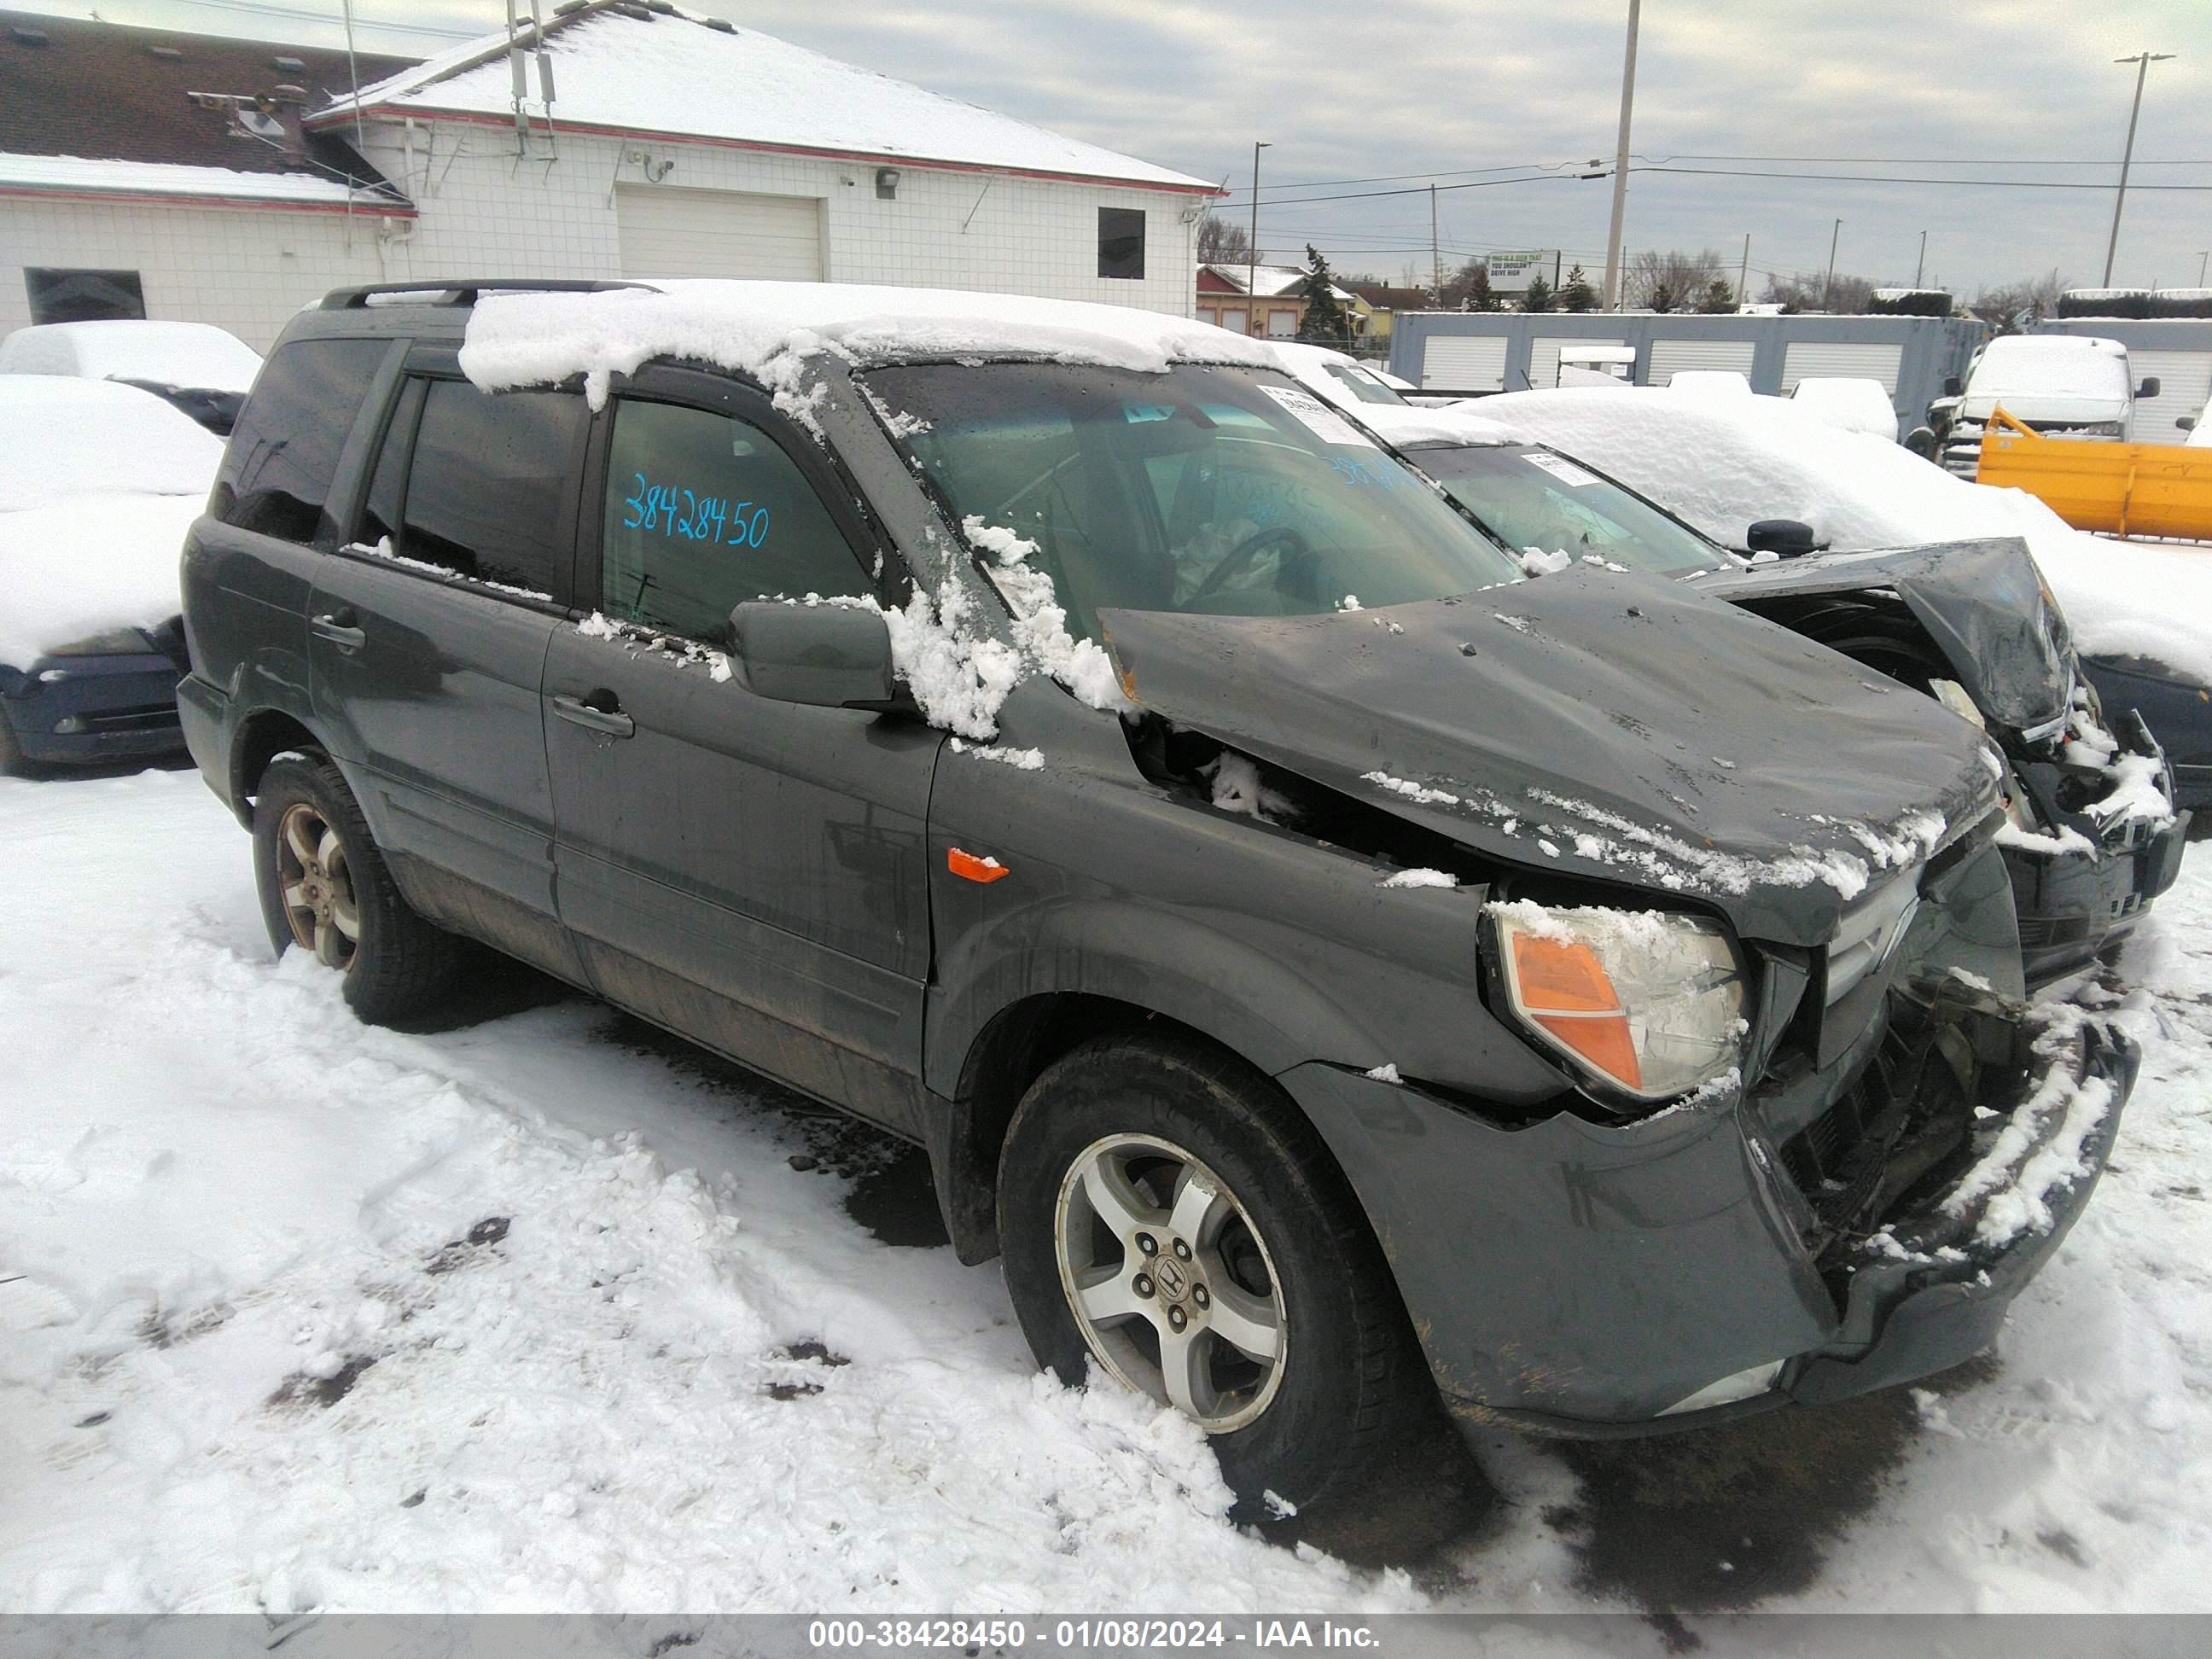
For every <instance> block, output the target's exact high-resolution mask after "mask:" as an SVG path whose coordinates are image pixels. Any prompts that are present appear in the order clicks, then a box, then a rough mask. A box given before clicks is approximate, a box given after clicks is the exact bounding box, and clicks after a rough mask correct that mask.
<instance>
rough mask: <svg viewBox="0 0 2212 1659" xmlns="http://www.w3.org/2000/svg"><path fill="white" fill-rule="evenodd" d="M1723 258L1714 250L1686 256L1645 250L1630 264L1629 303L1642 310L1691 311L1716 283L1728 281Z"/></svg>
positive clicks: (1679, 250) (1683, 253)
mask: <svg viewBox="0 0 2212 1659" xmlns="http://www.w3.org/2000/svg"><path fill="white" fill-rule="evenodd" d="M1723 271H1724V268H1723V264H1722V261H1721V256H1720V255H1719V254H1718V253H1717V252H1715V251H1714V250H1713V249H1711V248H1704V249H1701V250H1700V251H1699V252H1696V253H1686V252H1683V251H1682V250H1681V249H1680V248H1673V249H1669V250H1668V251H1667V252H1663V253H1662V252H1660V251H1659V250H1658V249H1656V248H1646V249H1644V252H1641V253H1639V254H1638V255H1637V256H1636V257H1635V258H1632V259H1631V260H1630V261H1629V262H1628V275H1627V282H1626V289H1627V295H1628V303H1629V305H1630V306H1631V307H1634V308H1636V309H1638V310H1642V311H1691V310H1694V309H1695V308H1696V307H1697V305H1698V302H1699V301H1700V300H1702V299H1704V298H1705V292H1706V290H1707V289H1710V288H1711V287H1712V285H1713V284H1714V283H1716V282H1723V281H1725V280H1726V276H1725V275H1724V274H1723Z"/></svg>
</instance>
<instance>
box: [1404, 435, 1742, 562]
mask: <svg viewBox="0 0 2212 1659" xmlns="http://www.w3.org/2000/svg"><path fill="white" fill-rule="evenodd" d="M1413 461H1414V464H1415V465H1418V466H1419V467H1420V468H1421V469H1422V471H1425V472H1426V473H1428V474H1429V475H1430V477H1433V478H1434V479H1436V481H1437V483H1440V484H1442V485H1443V487H1444V489H1445V490H1446V491H1447V492H1448V493H1449V495H1450V496H1451V498H1452V499H1453V500H1454V501H1457V502H1458V503H1459V504H1460V505H1461V506H1462V507H1464V508H1465V509H1466V510H1467V511H1468V513H1469V514H1470V515H1472V516H1473V517H1474V520H1476V521H1477V522H1478V523H1480V525H1481V526H1482V527H1483V528H1484V529H1485V530H1486V531H1488V532H1490V533H1491V534H1492V536H1494V537H1496V538H1498V540H1499V541H1501V542H1503V543H1504V544H1505V545H1506V546H1508V547H1510V548H1512V549H1514V550H1516V551H1518V552H1522V553H1540V554H1541V553H1564V554H1566V555H1567V556H1569V557H1571V558H1576V559H1579V558H1582V557H1583V556H1594V557H1596V558H1601V559H1609V560H1611V561H1612V562H1613V563H1615V564H1625V565H1626V566H1628V567H1629V568H1631V569H1634V570H1644V571H1649V572H1650V573H1651V574H1654V575H1659V576H1684V575H1687V574H1690V573H1691V572H1692V571H1698V570H1720V569H1723V568H1726V566H1727V560H1726V559H1724V558H1723V556H1722V555H1721V552H1720V550H1719V549H1718V548H1717V547H1715V546H1714V545H1713V544H1711V543H1710V542H1708V541H1706V540H1705V538H1703V537H1701V536H1699V535H1698V534H1697V533H1696V532H1694V531H1692V530H1690V529H1688V528H1686V526H1682V525H1680V524H1678V523H1676V522H1675V521H1674V520H1672V519H1670V518H1668V516H1667V515H1666V514H1665V513H1662V512H1661V511H1660V510H1659V509H1658V508H1657V507H1654V506H1652V505H1651V504H1650V502H1649V501H1644V500H1643V499H1641V498H1640V497H1638V496H1636V495H1630V494H1629V493H1628V491H1627V490H1626V489H1622V488H1621V487H1620V485H1619V484H1617V483H1613V481H1612V480H1611V479H1609V478H1603V477H1599V476H1598V475H1597V474H1596V473H1595V472H1593V471H1590V470H1589V468H1588V467H1585V466H1577V465H1576V464H1575V463H1574V462H1572V461H1571V460H1569V459H1567V458H1566V457H1565V456H1564V455H1555V454H1553V453H1552V452H1551V451H1550V450H1548V449H1533V448H1529V447H1525V446H1522V445H1517V444H1516V445H1494V446H1488V447H1483V448H1479V449H1477V448H1469V447H1463V446H1462V447H1453V448H1448V449H1421V450H1417V451H1415V452H1413Z"/></svg>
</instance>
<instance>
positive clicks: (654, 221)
mask: <svg viewBox="0 0 2212 1659" xmlns="http://www.w3.org/2000/svg"><path fill="white" fill-rule="evenodd" d="M615 231H616V234H617V236H618V237H619V238H620V240H621V242H622V270H623V276H769V277H776V278H781V280H783V281H786V282H797V283H818V282H820V281H821V280H822V203H821V201H820V199H819V198H818V197H812V196H750V195H741V194H739V193H738V192H737V191H727V190H683V189H679V188H677V187H674V186H671V185H616V186H615Z"/></svg>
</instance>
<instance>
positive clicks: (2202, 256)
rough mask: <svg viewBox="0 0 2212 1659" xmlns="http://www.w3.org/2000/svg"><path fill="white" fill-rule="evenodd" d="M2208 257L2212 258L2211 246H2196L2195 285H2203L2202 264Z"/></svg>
mask: <svg viewBox="0 0 2212 1659" xmlns="http://www.w3.org/2000/svg"><path fill="white" fill-rule="evenodd" d="M2208 259H2212V248H2207V247H2200V248H2198V249H2197V287H2199V288H2203V286H2204V264H2205V261H2206V260H2208Z"/></svg>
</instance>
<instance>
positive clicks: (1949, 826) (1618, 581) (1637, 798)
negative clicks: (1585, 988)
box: [1100, 566, 1996, 945]
mask: <svg viewBox="0 0 2212 1659" xmlns="http://www.w3.org/2000/svg"><path fill="white" fill-rule="evenodd" d="M1100 622H1101V623H1102V625H1103V630H1104V632H1105V634H1106V635H1107V641H1106V643H1107V647H1108V649H1109V651H1110V652H1111V653H1113V656H1114V659H1115V667H1116V668H1117V669H1118V670H1119V671H1120V672H1121V677H1122V685H1123V689H1124V690H1126V691H1127V693H1128V694H1129V695H1130V696H1131V697H1133V699H1134V700H1135V701H1136V702H1139V703H1140V704H1141V705H1143V706H1144V707H1145V708H1150V709H1152V710H1154V711H1156V712H1158V713H1159V714H1163V715H1164V716H1166V717H1167V718H1169V719H1170V720H1174V721H1176V722H1177V723H1178V724H1179V725H1182V726H1188V727H1191V728H1193V729H1194V730H1197V731H1200V732H1206V733H1208V734H1209V735H1211V736H1213V737H1216V738H1220V739H1222V740H1223V741H1225V742H1228V743H1232V744H1236V745H1237V746H1238V747H1239V748H1242V749H1244V750H1249V752H1251V753H1253V754H1255V755H1257V756H1259V757H1261V758H1262V759H1264V760H1267V761H1268V762H1271V763H1273V764H1276V765H1279V766H1281V767H1283V768H1285V769H1286V770H1289V771H1291V772H1294V773H1297V774H1299V775H1303V776H1304V777H1308V778H1310V779H1312V780H1313V781H1316V782H1317V783H1321V784H1323V785H1326V786H1328V787H1331V788H1334V789H1336V790H1338V791H1340V792H1341V793H1345V794H1346V795H1349V796H1351V797H1352V798H1353V799H1362V800H1366V801H1370V802H1372V803H1374V804H1375V805H1378V806H1382V807H1384V808H1386V809H1388V810H1389V811H1394V812H1395V813H1397V814H1399V815H1400V816H1401V817H1406V818H1408V819H1411V820H1413V821H1414V822H1417V823H1421V824H1422V825H1424V826H1425V827H1426V828H1428V829H1433V830H1436V831H1437V832H1438V833H1441V834H1443V835H1445V836H1450V837H1452V838H1453V839H1455V840H1456V841H1459V842H1462V843H1465V844H1467V845H1468V846H1470V847H1474V848H1477V849H1479V850H1480V851H1482V852H1484V853H1486V854H1491V855H1492V856H1495V857H1498V858H1500V859H1504V860H1510V861H1512V862H1514V863H1517V864H1521V865H1523V866H1534V867H1537V868H1541V869H1549V868H1551V867H1553V866H1558V867H1559V869H1560V870H1561V871H1562V872H1577V873H1580V874H1583V875H1586V876H1592V877H1598V878H1603V879H1606V880H1608V881H1612V882H1620V883H1627V884H1632V885H1634V886H1638V887H1641V888H1644V889H1646V890H1654V889H1656V890H1661V891H1662V892H1676V893H1682V894H1694V895H1697V896H1700V897H1702V898H1704V899H1705V900H1707V901H1709V902H1711V903H1712V904H1713V905H1714V906H1715V907H1716V908H1719V909H1720V910H1722V911H1723V913H1724V914H1725V915H1728V916H1729V919H1730V920H1731V921H1733V922H1734V923H1735V926H1736V927H1737V929H1738V931H1739V932H1741V933H1744V934H1746V935H1747V936H1750V937H1753V938H1759V939H1776V940H1780V941H1783V942H1786V943H1793V944H1803V945H1814V944H1819V943H1821V942H1823V941H1825V940H1826V939H1828V938H1829V937H1831V936H1832V933H1833V932H1834V929H1835V923H1836V920H1837V917H1838V914H1839V912H1840V910H1841V908H1842V907H1843V906H1844V904H1845V903H1846V902H1848V901H1849V900H1850V899H1851V898H1854V897H1856V896H1857V895H1858V894H1859V893H1860V892H1862V891H1863V890H1865V888H1866V887H1867V885H1868V884H1869V882H1870V881H1871V880H1874V879H1875V878H1877V877H1878V875H1879V873H1880V872H1882V871H1884V870H1890V869H1901V868H1904V867H1905V866H1910V865H1911V864H1913V863H1915V862H1917V861H1918V860H1921V859H1923V858H1925V857H1926V856H1928V854H1929V853H1931V852H1932V851H1934V850H1935V849H1936V848H1938V847H1939V846H1942V845H1943V844H1945V843H1946V842H1948V840H1949V839H1951V838H1952V837H1953V836H1955V835H1957V834H1958V833H1960V832H1961V831H1962V830H1964V829H1966V828H1967V827H1969V826H1971V825H1972V824H1974V823H1978V822H1979V821H1980V820H1981V819H1982V818H1983V817H1985V816H1986V815H1987V814H1988V813H1989V812H1990V810H1991V809H1992V808H1993V807H1994V806H1995V805H1996V785H1995V780H1994V776H1993V767H1992V765H1991V763H1990V761H1989V759H1988V757H1987V756H1986V753H1985V750H1984V745H1983V739H1982V738H1980V737H1979V735H1978V734H1977V733H1976V732H1974V731H1973V729H1972V727H1971V726H1967V725H1966V723H1965V722H1964V721H1962V720H1959V719H1957V718H1956V717H1955V716H1954V715H1952V714H1949V713H1948V712H1946V711H1945V710H1944V709H1943V708H1942V707H1940V706H1939V705H1938V704H1936V702H1932V701H1931V700H1929V698H1927V697H1923V696H1920V695H1919V694H1917V692H1913V691H1909V690H1905V688H1904V687H1902V686H1900V685H1898V684H1894V683H1893V682H1891V681H1888V680H1885V679H1882V678H1881V677H1880V676H1878V675H1875V674H1873V673H1870V672H1869V671H1865V670H1863V669H1860V668H1858V667H1857V666H1856V665H1853V664H1851V663H1850V662H1848V661H1846V660H1845V659H1843V658H1842V657H1839V656H1838V655H1836V654H1835V653H1833V652H1832V651H1829V650H1827V649H1826V648H1825V647H1820V646H1816V645H1813V644H1810V643H1808V641H1805V640H1802V639H1800V638H1799V637H1798V636H1797V635H1794V634H1791V633H1790V632H1789V631H1788V630H1787V629H1783V628H1780V627H1778V626H1776V625H1774V624H1772V623H1766V622H1764V621H1762V620H1760V619H1759V618H1758V617H1754V616H1752V615H1751V614H1750V613H1748V612H1747V611H1738V610H1736V609H1735V608H1734V607H1733V606H1730V605H1724V604H1720V603H1717V602H1715V601H1713V600H1711V599H1706V598H1705V597H1703V596H1701V595H1699V594H1698V593H1696V592H1692V591H1688V590H1686V589H1684V588H1683V587H1682V586H1680V584H1678V583H1675V582H1672V581H1668V580H1662V579H1661V578H1659V577H1656V576H1649V575H1644V574H1640V573H1626V574H1621V573H1616V572H1612V571H1605V570H1600V569H1597V568H1594V567H1589V566H1578V567H1577V568H1574V569H1571V570H1568V571H1565V572H1562V573H1560V574H1558V575H1553V576H1547V577H1546V578H1545V579H1544V580H1541V581H1539V582H1528V583H1519V584H1514V585H1510V586H1501V587H1495V588H1489V589H1486V590H1484V591H1482V592H1476V593H1472V594H1468V595H1465V596H1463V597H1462V598H1458V599H1439V600H1431V601H1425V602H1423V603H1420V604H1418V605H1395V606H1390V607H1388V608H1386V609H1381V610H1375V611H1352V612H1338V613H1334V614H1330V615H1325V616H1318V617H1194V616H1185V615H1182V614H1179V613H1175V612H1167V611H1122V610H1108V611H1103V612H1102V613H1101V615H1100Z"/></svg>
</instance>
